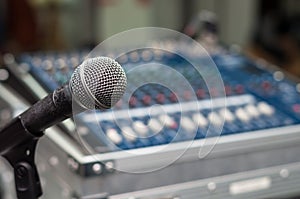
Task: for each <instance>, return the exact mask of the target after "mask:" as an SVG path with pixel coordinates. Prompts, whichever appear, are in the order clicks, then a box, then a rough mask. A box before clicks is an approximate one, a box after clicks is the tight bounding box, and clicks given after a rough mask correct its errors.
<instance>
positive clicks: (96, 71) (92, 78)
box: [70, 57, 127, 109]
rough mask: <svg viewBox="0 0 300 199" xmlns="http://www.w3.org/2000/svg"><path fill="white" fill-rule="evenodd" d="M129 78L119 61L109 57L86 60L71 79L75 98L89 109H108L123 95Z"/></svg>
mask: <svg viewBox="0 0 300 199" xmlns="http://www.w3.org/2000/svg"><path fill="white" fill-rule="evenodd" d="M126 85H127V79H126V75H125V72H124V70H123V68H122V67H121V66H120V64H119V63H118V62H116V61H115V60H113V59H111V58H108V57H97V58H91V59H87V60H85V61H84V62H83V63H82V64H81V65H80V66H78V67H77V68H76V69H75V71H74V73H73V75H72V77H71V80H70V88H71V92H72V94H73V97H74V98H75V100H76V101H77V102H78V103H80V104H81V105H82V106H84V107H85V108H88V109H94V108H96V109H108V108H111V107H112V106H114V105H115V104H116V103H117V102H118V101H119V99H120V98H121V97H122V96H123V94H124V92H125V90H126Z"/></svg>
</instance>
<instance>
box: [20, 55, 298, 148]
mask: <svg viewBox="0 0 300 199" xmlns="http://www.w3.org/2000/svg"><path fill="white" fill-rule="evenodd" d="M87 55H88V53H87V52H86V51H82V52H73V53H60V54H59V53H40V54H33V55H31V54H26V55H23V56H22V57H21V58H20V63H21V64H20V66H21V67H27V68H29V70H30V72H31V73H32V75H33V76H34V77H35V78H37V79H38V80H39V82H41V83H42V85H44V86H45V87H46V89H47V90H48V91H53V90H54V89H55V88H57V87H58V86H59V85H62V84H63V83H65V82H66V81H67V80H68V79H69V78H70V75H71V74H72V72H73V70H74V69H75V67H76V66H77V65H78V64H79V63H81V62H82V61H83V60H84V58H85V57H86V56H87ZM193 58H194V59H196V60H197V59H198V60H197V61H198V62H199V64H201V63H202V62H203V60H202V59H203V58H201V56H198V57H197V56H194V57H193ZM212 58H213V61H214V62H215V63H216V65H217V67H218V70H219V71H220V73H221V76H222V79H223V81H224V92H225V96H226V106H224V105H222V104H220V105H218V103H217V101H218V100H220V98H224V97H225V96H218V95H220V92H218V90H217V89H216V90H211V91H209V90H208V88H207V86H206V82H205V81H204V79H203V78H202V77H201V75H199V74H198V75H197V71H196V70H195V69H194V68H193V67H192V66H191V64H190V63H189V62H187V61H186V60H184V59H183V58H182V57H181V56H179V55H176V54H171V53H169V52H165V51H163V50H160V51H159V50H156V49H143V50H135V51H131V52H127V53H125V54H123V55H122V56H120V57H119V58H118V59H117V61H118V62H119V63H120V64H121V65H122V66H123V68H124V69H125V71H130V70H131V69H132V68H134V67H135V66H138V65H145V67H152V68H153V70H149V69H148V70H146V72H141V73H140V74H139V76H135V77H134V78H135V80H133V81H136V82H141V81H143V80H146V79H151V75H152V77H154V79H158V78H159V76H164V75H166V74H161V72H160V71H159V68H157V67H156V65H157V63H160V64H164V65H167V66H169V67H171V68H172V69H174V70H176V71H177V72H178V73H180V74H182V75H183V76H184V78H185V79H187V80H188V82H189V84H190V85H191V87H192V89H190V90H180V91H177V92H174V91H172V90H171V89H169V88H167V87H166V86H164V85H161V84H158V83H149V84H145V85H142V86H140V87H139V88H134V87H135V86H134V83H133V84H129V85H128V88H127V93H126V94H125V97H127V99H128V100H127V101H126V100H124V99H123V100H121V101H120V102H119V103H118V104H117V107H116V108H114V109H113V111H100V112H99V113H96V115H97V119H98V122H99V123H98V124H97V123H96V122H95V119H94V117H95V116H94V114H84V115H83V116H80V121H82V123H84V124H87V126H88V127H89V129H90V130H91V131H92V132H93V135H91V134H88V135H87V136H88V137H86V138H85V139H86V140H87V142H90V143H91V145H94V146H93V147H94V148H95V149H96V151H97V150H98V152H101V151H99V149H97V142H95V141H94V140H95V138H97V139H99V140H101V143H105V144H106V146H108V147H109V148H110V149H111V150H120V149H135V148H141V147H149V146H155V145H163V144H168V143H170V142H180V141H186V140H192V139H194V138H195V139H203V138H205V137H211V136H218V135H219V134H218V133H216V132H214V128H211V129H210V130H209V131H207V130H208V126H209V125H211V126H212V127H214V126H216V127H218V126H221V125H223V118H224V126H223V128H222V132H221V136H226V135H230V134H238V133H243V132H250V131H256V130H260V129H268V128H274V127H280V126H288V125H292V124H298V123H299V121H300V120H299V119H300V94H299V90H300V87H299V85H298V86H297V84H296V83H294V82H292V81H290V80H289V79H287V78H285V76H284V74H283V73H282V72H281V71H273V72H270V71H268V70H266V69H264V65H263V64H260V63H257V62H254V61H251V60H249V59H247V58H246V57H244V56H242V55H237V54H217V55H214V56H213V57H212ZM146 65H147V66H146ZM149 73H151V74H149ZM216 75H217V74H216ZM166 76H167V75H166ZM130 77H131V76H130ZM165 78H167V81H169V82H171V81H176V80H174V79H173V78H172V77H170V76H168V77H165ZM129 81H130V80H129ZM178 92H180V93H178ZM211 95H213V96H211ZM192 96H194V97H192ZM211 100H213V101H215V102H216V103H213V105H214V106H215V107H212V106H211V105H210V102H211ZM156 104H158V105H159V106H158V107H153V106H154V105H156ZM182 107H183V110H182ZM161 108H163V109H164V111H163V112H161V111H159V110H161ZM128 111H129V113H128ZM149 111H152V112H153V114H151V117H150V116H149ZM124 113H125V114H124ZM128 115H130V118H128ZM99 127H100V128H101V129H102V130H101V131H103V132H104V133H99ZM179 129H180V131H179ZM98 148H99V147H98ZM101 149H103V147H101Z"/></svg>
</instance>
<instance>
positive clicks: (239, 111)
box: [235, 108, 250, 122]
mask: <svg viewBox="0 0 300 199" xmlns="http://www.w3.org/2000/svg"><path fill="white" fill-rule="evenodd" d="M235 115H236V117H237V118H239V119H240V120H241V121H243V122H248V121H249V120H250V115H248V113H247V112H246V111H245V110H244V109H243V108H238V109H236V111H235Z"/></svg>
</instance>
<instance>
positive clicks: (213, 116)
mask: <svg viewBox="0 0 300 199" xmlns="http://www.w3.org/2000/svg"><path fill="white" fill-rule="evenodd" d="M207 118H208V120H209V121H210V122H211V123H212V124H213V125H216V126H220V125H222V123H223V120H222V118H221V117H220V116H219V114H218V113H216V112H211V113H209V114H208V116H207Z"/></svg>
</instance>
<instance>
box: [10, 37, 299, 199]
mask: <svg viewBox="0 0 300 199" xmlns="http://www.w3.org/2000/svg"><path fill="white" fill-rule="evenodd" d="M167 43H168V45H169V44H170V41H168V42H167ZM176 45H177V46H176ZM172 49H173V50H172V51H168V50H162V49H157V48H155V47H153V48H140V49H139V48H137V49H136V50H125V51H122V52H121V50H116V51H113V52H101V53H99V54H97V56H108V57H111V58H113V59H116V60H117V61H118V62H119V63H120V64H121V66H122V67H123V68H124V70H125V72H126V75H127V80H128V81H127V82H128V85H127V89H126V92H125V94H124V97H123V98H122V99H121V100H120V101H119V102H118V103H117V104H116V105H115V107H113V108H112V109H111V110H100V111H94V110H89V111H86V112H84V113H82V114H80V115H78V116H76V117H74V121H75V124H76V131H77V134H75V133H72V130H73V131H74V130H75V128H74V127H72V125H70V124H68V125H66V126H67V127H68V128H67V129H70V132H71V134H68V133H64V132H65V131H61V129H59V128H54V129H50V130H46V136H45V137H46V138H44V139H42V140H41V141H40V145H39V147H38V154H37V155H38V157H41V158H39V162H37V164H38V167H39V170H40V173H41V177H42V179H43V180H44V181H45V183H47V189H46V190H45V198H47V195H48V196H50V198H53V194H55V197H56V198H63V199H65V198H105V199H107V198H109V199H125V198H126V199H128V198H141V199H142V198H150V197H151V198H195V199H196V198H204V199H206V198H207V199H211V198H243V199H245V198H249V199H257V198H276V197H277V196H278V198H282V197H280V196H283V195H284V196H285V195H286V192H284V191H285V190H286V191H288V193H290V194H299V190H300V189H299V188H300V187H299V184H300V177H299V176H300V170H299V168H300V164H299V162H300V157H299V155H298V154H299V152H300V147H299V144H298V143H299V142H300V133H299V132H300V131H299V126H300V125H299V123H300V85H299V84H298V83H297V81H298V80H297V79H295V78H293V77H290V76H289V75H287V74H286V73H284V72H283V71H281V70H279V69H278V68H276V67H275V66H271V65H270V64H268V63H266V62H264V61H262V60H253V59H250V58H248V57H247V56H245V55H242V54H241V53H237V52H231V51H229V50H224V49H222V50H220V51H218V52H216V53H212V54H211V55H210V57H209V58H208V57H207V56H206V55H203V54H202V53H198V52H197V51H196V52H195V51H193V50H191V51H189V50H187V49H189V46H183V45H182V44H175V43H174V46H173V48H172ZM179 51H180V53H176V52H179ZM91 56H92V53H90V52H89V51H88V50H79V51H73V52H37V53H26V54H22V55H21V56H19V57H17V60H16V63H15V65H14V67H15V66H17V67H18V68H19V69H20V71H22V72H21V73H20V74H21V75H20V79H22V80H23V82H24V83H25V84H27V86H29V87H31V88H32V90H33V92H35V93H36V96H39V97H43V95H45V94H46V93H47V92H52V91H53V90H55V89H56V88H57V87H58V86H60V85H63V84H64V83H66V82H67V81H68V80H69V79H70V76H71V74H72V73H73V71H74V70H75V68H76V67H77V66H78V65H79V64H81V63H82V61H84V60H85V59H86V58H87V57H91ZM186 57H188V59H185V58H186ZM191 60H192V62H190V61H191ZM212 61H213V62H212ZM211 63H214V64H215V66H216V68H217V69H218V70H217V71H216V70H210V66H211ZM195 65H197V67H195ZM8 68H9V69H10V68H11V66H9V64H8ZM199 68H200V69H203V70H200V71H198V70H197V69H199ZM29 77H30V78H32V77H33V79H34V81H33V79H30V78H29ZM218 78H221V79H222V81H221V82H218V81H217V80H218ZM29 80H30V81H29ZM214 82H215V83H214ZM39 85H40V86H42V87H43V89H44V91H43V92H44V94H41V93H40V92H41V90H42V89H41V88H40V87H39ZM45 91H46V92H45ZM4 97H5V96H4ZM70 132H69V133H70ZM70 135H71V136H70ZM78 136H80V138H79V139H78ZM73 137H75V139H73ZM216 139H217V140H216ZM78 140H79V142H78ZM200 149H201V150H200ZM201 151H202V152H203V154H206V156H205V157H201V156H200V155H201V154H200V152H201ZM205 152H207V153H205ZM44 176H46V177H45V178H44ZM43 180H42V181H43ZM53 182H55V183H53ZM253 184H255V185H256V186H252V185H253ZM57 185H59V186H57ZM48 190H49V191H48ZM50 190H57V191H54V192H53V191H51V193H50Z"/></svg>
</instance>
